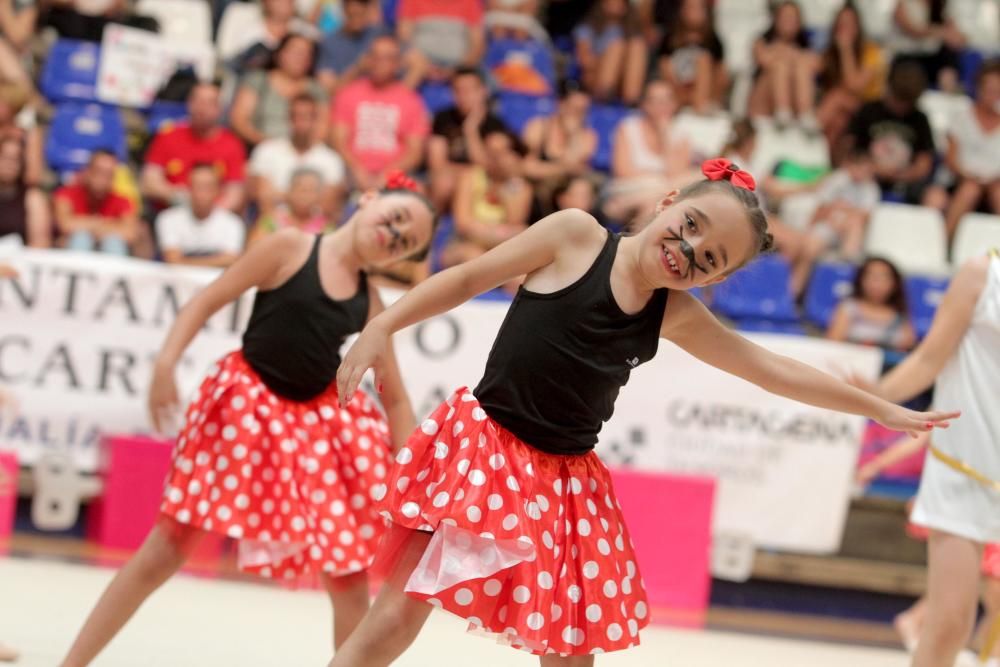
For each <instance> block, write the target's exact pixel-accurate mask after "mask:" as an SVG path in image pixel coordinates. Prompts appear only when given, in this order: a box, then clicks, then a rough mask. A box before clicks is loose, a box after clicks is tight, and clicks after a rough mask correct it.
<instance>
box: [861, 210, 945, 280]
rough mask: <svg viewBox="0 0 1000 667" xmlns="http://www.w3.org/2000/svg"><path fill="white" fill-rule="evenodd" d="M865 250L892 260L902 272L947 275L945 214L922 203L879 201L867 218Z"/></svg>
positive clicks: (870, 253)
mask: <svg viewBox="0 0 1000 667" xmlns="http://www.w3.org/2000/svg"><path fill="white" fill-rule="evenodd" d="M865 252H866V253H867V254H868V255H878V256H880V257H885V258H887V259H889V260H891V261H892V262H893V263H894V264H896V266H898V267H899V270H900V271H902V272H903V273H905V274H923V275H932V276H944V275H947V274H948V272H949V266H948V259H947V257H948V240H947V235H946V234H945V225H944V216H942V215H941V212H940V211H937V210H935V209H931V208H927V207H924V206H910V205H907V204H879V205H878V206H877V207H876V208H875V210H874V211H872V215H871V218H870V219H869V220H868V234H867V237H866V239H865Z"/></svg>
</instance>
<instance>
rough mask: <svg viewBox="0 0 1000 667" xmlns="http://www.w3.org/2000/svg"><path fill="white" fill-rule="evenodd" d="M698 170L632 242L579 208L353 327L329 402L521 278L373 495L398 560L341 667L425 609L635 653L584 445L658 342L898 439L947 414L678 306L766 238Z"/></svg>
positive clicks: (626, 544)
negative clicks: (479, 360) (853, 382)
mask: <svg viewBox="0 0 1000 667" xmlns="http://www.w3.org/2000/svg"><path fill="white" fill-rule="evenodd" d="M703 171H704V172H705V174H706V175H707V176H708V178H707V179H706V180H702V181H699V182H697V183H695V184H693V185H691V186H689V187H687V188H685V189H684V190H682V191H681V192H680V193H677V192H673V193H670V194H669V195H667V196H666V197H665V198H664V199H663V201H662V202H661V203H660V205H659V207H658V208H657V212H656V216H655V218H654V219H653V220H652V222H651V223H650V224H648V225H647V226H646V227H645V228H644V229H643V230H642V231H641V232H640V233H638V234H636V235H635V236H631V237H625V238H622V237H619V236H617V235H613V234H609V233H608V232H607V231H606V230H605V229H603V228H602V227H601V226H600V225H598V224H597V222H596V221H595V220H594V219H593V218H592V217H591V216H590V215H588V214H587V213H585V212H583V211H580V210H576V209H570V210H565V211H560V212H557V213H554V214H552V215H551V216H549V217H547V218H545V219H543V220H541V221H540V222H538V223H537V224H535V225H533V226H531V227H529V228H528V230H527V231H525V232H522V233H521V234H519V235H518V236H516V237H514V238H513V239H511V240H510V241H507V242H506V243H504V244H503V245H500V246H498V247H497V248H495V249H494V250H491V251H490V252H488V253H486V254H485V255H483V256H482V257H480V258H477V259H475V260H473V261H471V262H469V263H467V264H462V265H460V266H457V267H455V268H453V269H450V270H448V271H444V272H442V273H439V274H437V275H435V276H433V277H431V278H430V279H428V280H427V281H425V282H423V283H421V284H420V285H418V286H416V287H415V288H414V289H413V290H411V291H410V292H409V293H408V294H407V295H406V296H404V297H403V298H402V299H401V300H400V301H398V302H397V303H396V304H394V305H393V306H391V307H390V308H389V309H387V310H386V311H385V312H384V313H382V314H381V315H379V316H377V317H375V318H373V319H372V321H371V322H370V323H369V324H368V325H367V326H366V328H365V330H364V331H363V332H362V334H361V336H360V338H359V339H358V340H357V342H356V343H355V344H354V346H353V347H352V348H351V350H350V351H349V352H348V354H347V356H346V357H345V359H344V362H343V363H342V364H341V367H340V370H339V371H338V374H337V384H338V388H339V390H340V391H341V392H342V394H341V395H349V394H350V392H352V391H353V390H354V388H356V387H357V386H358V384H359V382H360V381H361V378H362V376H363V374H364V373H365V371H366V370H367V369H368V368H370V367H372V366H374V367H375V369H376V376H377V377H381V375H382V372H381V370H380V369H381V368H384V367H385V363H386V361H387V360H388V359H389V356H388V355H389V336H390V334H391V333H392V332H394V331H397V330H399V329H400V328H402V327H405V326H408V325H411V324H413V323H415V322H418V321H420V320H422V319H425V318H427V317H430V316H432V315H435V314H437V313H442V312H444V311H446V310H448V309H450V308H453V307H455V306H457V305H459V304H461V303H462V302H464V301H466V300H467V299H470V298H471V297H473V296H474V295H476V294H478V293H480V292H484V291H486V290H489V289H492V288H494V287H496V286H497V285H501V284H503V283H504V282H506V281H508V280H511V279H512V278H514V277H516V276H521V275H526V276H527V278H526V280H525V282H524V285H523V287H522V288H521V289H520V291H519V293H518V296H517V298H516V299H515V301H514V303H513V304H512V305H511V308H510V311H509V312H508V314H507V318H506V321H505V322H504V324H503V326H502V328H501V329H500V333H499V334H498V336H497V339H496V342H495V343H494V345H493V350H492V352H491V353H490V357H489V360H488V361H487V364H486V374H485V377H484V378H483V380H482V382H480V384H479V387H478V388H477V389H476V390H475V392H470V391H469V390H468V389H459V390H458V391H457V392H456V393H455V394H454V395H453V396H452V397H451V398H450V399H448V401H447V402H445V403H444V404H442V405H441V406H440V407H439V408H438V409H437V410H435V411H434V413H433V414H431V416H430V417H429V418H428V419H427V420H426V421H424V422H423V424H422V425H421V426H420V428H419V430H417V431H416V432H415V433H414V435H413V436H412V437H411V438H410V440H409V441H408V442H407V444H406V446H405V447H403V448H402V449H400V450H399V453H398V455H397V457H396V461H397V465H396V466H395V468H394V469H393V472H392V474H391V475H390V477H389V479H387V480H386V481H385V483H384V484H381V485H379V486H378V487H377V488H376V489H375V490H374V493H375V498H376V499H377V500H378V501H379V505H378V507H379V508H380V510H381V511H382V513H383V514H384V515H385V516H387V517H388V518H389V519H390V520H391V522H392V526H391V529H390V531H391V532H390V534H389V536H388V537H387V543H386V545H385V546H384V547H383V548H385V549H387V550H389V549H391V548H392V547H393V546H395V547H398V549H399V552H398V554H397V556H398V559H397V560H396V561H395V564H394V567H393V568H392V569H391V571H390V572H389V576H388V578H387V581H386V583H385V585H384V586H383V588H382V591H381V592H380V593H379V596H378V598H377V599H376V601H375V604H374V606H373V607H372V609H371V610H369V612H368V614H367V615H366V616H365V619H364V620H363V621H362V623H361V624H360V625H359V626H358V629H357V630H356V631H355V632H354V634H353V635H352V636H351V637H350V638H349V639H348V641H347V642H346V643H345V644H344V645H343V646H342V647H341V649H340V651H338V652H337V653H336V655H335V656H334V659H333V663H332V664H333V665H334V666H335V667H369V666H375V665H388V664H389V663H390V662H391V661H392V660H394V659H395V658H396V657H397V656H399V655H400V654H401V653H402V652H403V651H404V650H405V649H406V647H407V646H408V645H409V644H410V642H411V641H412V640H413V639H414V637H415V636H416V634H417V632H418V631H419V629H420V627H421V625H422V624H423V622H424V620H425V619H426V618H427V615H428V613H429V612H430V610H431V608H432V606H438V607H443V608H444V609H447V610H449V611H451V612H453V613H455V614H458V615H459V616H461V617H463V618H465V619H467V620H468V621H469V623H470V625H471V626H472V627H474V628H481V629H485V630H486V631H488V632H491V633H496V634H498V635H500V636H501V639H503V640H505V641H506V642H509V643H510V644H512V645H514V646H516V647H519V648H522V649H525V650H528V651H530V652H532V653H535V654H539V655H542V656H543V657H542V658H541V661H542V664H543V665H590V664H592V660H593V658H592V657H591V656H590V655H589V654H594V653H601V652H607V651H614V650H618V649H624V648H627V647H629V646H632V645H634V644H635V643H637V641H638V632H639V628H641V627H642V626H644V625H646V624H647V623H648V621H649V609H648V607H647V603H646V597H645V593H644V589H643V584H642V580H641V578H640V576H639V570H638V566H637V565H636V558H635V554H634V553H633V549H632V544H631V541H630V539H629V536H628V531H627V529H626V528H625V526H624V524H623V520H622V516H621V512H620V509H619V506H618V503H617V501H616V500H615V494H614V491H613V489H612V488H611V476H610V474H609V473H608V471H607V469H606V468H605V467H604V465H603V464H602V463H601V462H600V460H599V459H598V457H597V455H596V454H595V453H594V452H593V447H594V445H595V443H596V442H597V438H598V432H599V431H600V429H601V425H602V423H603V422H604V421H606V420H607V419H608V418H609V417H610V416H611V413H612V410H613V407H614V402H615V399H616V397H617V395H618V391H619V389H620V387H621V386H622V385H624V384H625V382H626V381H627V380H628V377H629V372H630V371H631V369H632V368H634V367H635V366H637V365H638V364H640V363H642V362H645V361H648V360H649V359H651V358H652V357H653V355H654V354H655V353H656V349H657V345H658V339H659V338H661V337H663V338H667V339H669V340H672V341H674V342H675V343H677V344H678V345H680V346H681V347H683V348H684V349H686V350H687V351H689V352H690V353H691V354H693V355H695V356H696V357H699V358H700V359H702V360H703V361H705V362H706V363H709V364H712V365H714V366H717V367H719V368H721V369H723V370H725V371H728V372H730V373H734V374H736V375H739V376H741V377H744V378H746V379H747V380H749V381H751V382H754V383H756V384H758V385H760V386H762V387H763V388H765V389H767V390H769V391H773V392H776V393H779V394H782V395H785V396H790V397H793V398H796V399H798V400H801V401H804V402H807V403H812V404H815V405H820V406H823V407H827V408H832V409H836V410H841V411H845V412H851V413H856V414H861V415H866V416H869V417H872V418H874V419H877V420H879V421H880V422H882V423H884V424H886V425H887V426H890V427H892V428H897V429H900V430H904V431H910V432H918V431H921V430H925V429H930V428H932V427H933V426H934V425H935V424H939V425H942V426H943V425H946V424H947V420H948V419H950V418H953V417H955V416H957V413H942V412H938V413H916V412H912V411H910V410H906V409H904V408H902V407H899V406H897V405H893V404H891V403H888V402H886V401H883V400H881V399H879V398H876V397H874V396H872V395H870V394H868V393H866V392H863V391H860V390H858V389H855V388H853V387H851V386H849V385H847V384H846V383H843V382H840V381H838V380H836V379H834V378H832V377H830V376H828V375H826V374H824V373H821V372H819V371H817V370H815V369H813V368H811V367H809V366H806V365H805V364H801V363H799V362H797V361H793V360H792V359H788V358H785V357H781V356H778V355H776V354H773V353H771V352H769V351H767V350H765V349H762V348H760V347H757V346H756V345H754V344H753V343H751V342H749V341H747V340H746V339H744V338H742V337H740V336H739V335H737V334H735V333H733V332H731V331H730V330H728V329H726V328H725V327H724V326H723V325H721V324H720V323H719V322H718V321H717V320H716V319H715V318H714V317H713V316H712V315H711V314H710V313H709V312H708V311H707V310H705V308H704V307H703V306H702V305H701V304H700V302H698V301H697V300H696V299H694V298H693V297H690V296H689V295H687V294H686V293H685V292H684V290H687V289H690V288H692V287H695V286H699V285H706V284H710V283H717V282H719V281H720V280H722V279H724V278H725V277H726V276H728V275H729V274H731V273H732V272H734V271H735V270H736V269H738V268H739V267H740V266H742V265H743V264H745V263H746V262H748V261H749V260H750V259H751V258H752V257H753V256H754V255H756V254H757V253H758V252H759V251H761V250H762V249H766V248H767V247H768V246H769V243H770V235H769V234H768V233H767V229H766V227H767V224H766V222H765V219H764V214H763V212H762V211H761V210H760V208H759V207H758V206H757V199H756V197H755V196H754V194H753V192H752V191H751V190H752V188H753V179H752V178H750V177H749V175H748V174H746V173H745V172H743V171H739V170H738V169H737V168H736V167H735V166H734V165H732V164H731V163H729V161H728V160H712V161H710V162H708V163H706V164H705V165H704V166H703ZM376 381H378V380H376ZM677 381H683V379H682V378H679V379H678V380H677ZM380 558H381V556H380ZM387 628H391V629H392V631H391V632H387V631H386V629H387Z"/></svg>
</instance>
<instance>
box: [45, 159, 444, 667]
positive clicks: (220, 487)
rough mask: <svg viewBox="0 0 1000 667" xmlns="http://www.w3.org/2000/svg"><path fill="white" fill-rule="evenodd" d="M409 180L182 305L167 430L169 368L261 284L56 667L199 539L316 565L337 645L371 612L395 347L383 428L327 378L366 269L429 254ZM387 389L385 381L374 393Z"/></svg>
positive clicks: (160, 397) (113, 624) (163, 359)
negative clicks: (377, 493) (142, 514)
mask: <svg viewBox="0 0 1000 667" xmlns="http://www.w3.org/2000/svg"><path fill="white" fill-rule="evenodd" d="M412 187H413V184H412V182H411V181H409V180H408V179H405V177H397V178H394V179H391V180H390V186H389V188H390V189H389V190H387V191H386V192H385V193H384V194H382V195H381V196H376V195H375V194H374V193H372V194H370V195H366V196H365V198H364V199H363V200H362V204H361V206H360V208H359V210H358V211H357V212H356V213H355V214H354V215H353V216H352V217H351V219H350V220H349V221H348V222H347V223H346V224H345V225H344V226H342V227H341V228H340V229H338V230H337V231H335V232H333V233H331V234H327V235H321V236H313V235H309V234H305V233H303V232H301V231H299V230H294V229H288V230H282V231H280V232H276V233H275V234H273V235H272V236H270V237H268V238H266V239H263V240H261V241H260V242H259V243H257V244H256V245H254V246H253V247H252V248H251V249H250V250H249V251H247V253H246V255H244V256H243V257H242V258H241V259H240V260H238V261H237V262H236V263H235V264H233V266H232V267H230V268H229V269H228V270H227V271H226V272H225V273H223V274H222V275H221V276H220V277H219V278H218V279H217V280H216V281H215V282H213V283H212V284H211V285H209V286H208V287H206V288H205V289H204V290H203V291H202V292H201V293H200V294H198V295H197V296H196V297H195V298H194V299H192V300H191V302H190V303H188V304H187V305H186V306H185V307H184V308H183V309H182V310H181V312H180V313H179V314H178V316H177V319H176V321H175V322H174V325H173V327H172V328H171V330H170V333H169V335H168V336H167V339H166V341H165V342H164V345H163V349H162V350H161V351H160V355H159V357H158V358H157V362H156V369H155V372H154V377H153V382H152V386H151V388H150V398H149V404H150V411H151V413H152V419H153V424H154V426H155V427H156V428H157V430H160V427H161V425H163V424H164V420H165V419H167V418H168V417H169V415H170V414H171V413H173V411H174V410H175V408H176V406H177V402H178V397H177V388H176V386H175V384H174V367H175V366H176V364H177V361H178V360H179V359H180V358H181V355H182V353H183V352H184V349H185V348H186V347H187V345H188V343H190V341H191V339H192V338H194V336H195V334H196V333H197V332H198V330H199V329H200V328H201V327H202V326H203V325H204V324H205V322H206V321H207V320H208V319H209V317H211V315H212V314H213V313H215V312H216V311H218V310H219V309H220V308H222V307H223V306H224V305H225V304H227V303H229V302H230V301H232V300H233V299H235V298H237V297H239V296H240V295H241V294H242V293H243V292H245V291H246V290H248V289H250V288H253V287H256V288H257V289H258V292H257V296H256V299H255V301H254V307H253V312H252V314H251V316H250V322H249V324H248V325H247V329H246V332H245V333H244V334H243V348H242V350H239V351H236V352H233V353H231V354H229V355H228V356H226V357H224V358H223V359H222V360H221V361H220V362H219V363H218V364H217V365H216V366H215V367H214V368H213V369H212V371H211V372H210V373H209V375H208V377H207V378H206V379H205V381H204V382H203V383H202V385H201V388H200V389H199V391H198V393H197V395H196V396H195V397H194V399H193V400H192V402H191V405H190V407H189V408H188V413H187V419H186V423H185V425H184V427H183V428H182V429H181V431H180V435H179V437H178V439H177V446H176V449H175V452H174V461H173V467H172V469H171V471H170V474H169V475H168V479H167V485H166V493H165V496H164V501H163V506H162V513H163V516H162V520H161V521H160V522H159V523H158V524H157V525H156V526H155V527H154V528H153V530H152V532H151V533H150V535H149V537H147V538H146V541H145V542H144V543H143V545H142V547H141V548H140V549H139V551H138V552H137V553H136V554H135V555H134V556H133V557H132V559H131V560H129V562H128V563H127V564H126V565H125V567H123V568H122V569H121V571H120V572H119V573H118V574H117V576H116V577H115V578H114V580H113V581H112V582H111V584H110V585H109V586H108V589H107V590H106V591H105V592H104V595H103V596H102V597H101V599H100V600H99V601H98V603H97V606H96V607H95V609H94V610H93V611H92V612H91V614H90V617H89V618H88V619H87V622H86V624H85V625H84V627H83V629H82V630H81V631H80V635H79V636H78V637H77V639H76V642H75V643H74V644H73V646H72V648H71V649H70V652H69V655H68V656H67V657H66V660H65V662H64V663H63V664H64V665H67V666H70V665H72V666H76V665H85V664H87V663H89V662H90V661H91V660H92V659H93V658H94V657H95V656H96V655H97V654H98V652H99V651H100V650H101V649H102V648H103V647H104V646H105V645H106V644H107V643H108V641H110V640H111V638H112V637H114V635H115V634H116V633H117V632H118V631H119V630H120V629H121V627H122V626H123V625H124V624H125V622H126V621H127V620H128V619H129V618H130V617H131V616H132V614H133V613H134V612H135V611H136V609H137V608H138V607H139V605H140V604H142V602H143V601H144V600H145V599H146V598H147V597H148V596H149V595H150V594H151V593H152V592H153V591H154V590H156V589H157V588H158V587H159V586H160V585H161V584H162V583H163V582H164V581H166V580H167V579H168V578H169V577H170V576H171V575H173V574H174V573H175V572H176V571H177V569H178V568H179V567H180V566H181V564H182V563H183V562H184V560H185V558H186V557H187V555H188V554H189V553H190V552H191V549H192V547H193V546H194V543H195V542H196V541H197V539H198V538H199V537H200V536H201V534H202V533H203V532H208V531H210V532H215V533H218V534H220V535H226V536H229V537H231V538H234V539H238V540H240V543H239V560H240V567H241V569H244V570H247V571H250V572H254V573H256V574H259V575H261V576H264V577H270V578H276V579H282V580H294V579H296V578H297V577H298V576H299V575H300V574H304V573H306V572H317V573H320V575H321V577H320V578H321V580H322V583H323V585H324V587H325V588H326V590H327V592H328V593H329V595H330V599H331V601H332V603H333V607H334V610H335V613H334V643H335V645H339V644H340V643H341V642H343V641H344V639H345V638H346V637H347V635H348V634H350V632H351V631H352V630H353V629H354V626H355V625H356V624H357V623H358V621H359V620H360V619H361V617H362V615H363V614H364V612H365V610H366V609H367V608H368V581H367V577H366V574H365V570H366V569H367V567H368V565H369V564H370V561H371V557H372V553H373V551H374V548H375V545H376V544H377V541H378V539H379V536H380V533H381V528H382V526H383V522H382V521H381V520H380V518H379V517H378V515H377V514H376V512H375V510H374V509H373V507H372V501H371V495H370V491H371V489H372V487H373V486H374V485H376V484H378V483H380V482H383V481H384V480H385V479H386V475H387V467H388V465H389V463H390V460H389V447H390V443H389V442H388V440H389V433H390V431H391V433H392V437H393V440H394V442H396V444H397V445H398V444H400V443H401V442H402V441H403V439H405V437H406V434H407V433H409V430H410V429H412V427H413V423H414V422H413V412H412V409H411V407H410V404H409V400H408V399H407V397H406V394H405V392H404V389H403V385H402V382H401V381H400V377H399V372H398V370H397V368H396V364H395V360H394V358H393V355H392V352H391V351H389V352H387V354H386V355H385V357H384V366H383V368H384V370H385V373H384V375H383V376H382V378H381V382H383V383H384V391H383V393H382V399H383V403H384V405H385V412H386V416H387V418H388V424H389V427H387V425H386V422H385V420H384V419H383V417H382V415H381V413H380V412H379V411H378V409H377V408H376V407H375V405H374V404H373V403H372V401H370V400H369V399H368V398H367V397H366V396H365V395H364V394H363V393H362V392H352V393H351V395H350V396H346V397H344V400H343V401H340V403H341V405H342V408H343V409H341V408H340V407H338V405H337V400H338V394H337V390H336V387H335V386H334V385H333V384H332V382H333V379H334V374H335V373H336V369H337V366H338V365H339V363H340V358H339V350H340V346H341V345H342V344H343V342H344V339H345V338H346V337H347V336H348V335H350V334H353V333H355V332H357V331H360V330H361V328H362V326H363V325H364V323H365V322H366V321H367V320H368V319H369V318H370V317H372V316H374V315H375V314H377V313H379V312H380V311H381V310H382V303H381V301H380V300H379V297H378V294H377V292H376V291H375V290H374V288H372V287H370V286H369V284H368V282H367V280H366V275H365V269H366V268H368V267H377V266H384V265H386V264H389V263H392V262H395V261H398V260H400V259H402V258H405V257H407V256H412V255H414V254H418V253H420V252H421V251H422V249H424V248H426V246H427V244H428V242H429V241H430V238H431V233H432V227H433V219H434V213H433V211H432V210H431V209H430V205H429V204H428V203H427V202H426V201H425V200H424V199H423V198H422V197H421V196H420V195H418V194H416V193H415V192H413V191H411V189H409V188H412ZM380 390H381V388H380Z"/></svg>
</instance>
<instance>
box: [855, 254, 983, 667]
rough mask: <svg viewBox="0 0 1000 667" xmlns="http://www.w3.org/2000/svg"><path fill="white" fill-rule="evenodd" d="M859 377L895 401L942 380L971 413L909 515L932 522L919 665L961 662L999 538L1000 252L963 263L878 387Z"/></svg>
mask: <svg viewBox="0 0 1000 667" xmlns="http://www.w3.org/2000/svg"><path fill="white" fill-rule="evenodd" d="M855 383H856V384H858V385H859V386H861V387H864V388H867V389H870V390H873V391H877V392H878V393H879V394H880V395H881V396H883V397H885V398H886V399H887V400H890V401H894V402H901V401H905V400H907V399H909V398H911V397H913V396H916V395H918V394H920V393H921V392H923V391H925V390H926V389H927V388H929V387H930V386H931V384H934V400H935V402H936V403H938V404H939V405H943V404H951V403H953V402H954V403H955V404H960V405H962V406H963V407H964V408H965V410H966V416H965V418H964V419H962V420H961V421H960V422H959V423H958V425H957V426H956V428H955V429H954V430H951V431H948V432H943V433H941V434H938V435H937V436H936V437H935V438H934V442H933V444H932V445H931V446H930V447H929V453H928V456H927V459H926V462H925V464H924V471H923V475H922V476H921V479H920V490H919V491H918V492H917V503H916V506H915V507H914V510H913V514H912V516H911V520H912V521H913V522H914V523H916V524H918V525H921V526H924V527H926V528H928V529H930V536H929V538H928V541H927V555H928V558H927V561H928V573H927V580H928V581H927V610H926V615H925V619H924V622H923V624H922V625H921V628H920V639H919V641H918V643H917V649H916V653H915V654H914V657H913V665H914V667H940V665H951V664H954V662H955V656H956V655H957V654H958V653H959V651H960V650H961V649H962V647H963V646H964V645H965V642H966V641H967V640H968V638H969V633H970V632H971V630H972V625H973V622H974V621H975V615H976V600H977V599H978V596H979V569H980V568H979V567H978V566H979V564H980V558H981V556H982V550H983V545H984V544H988V543H991V542H1000V446H998V443H1000V411H998V410H997V398H996V397H997V396H1000V255H998V254H997V253H996V252H995V251H994V252H992V253H990V255H989V256H986V255H984V256H982V257H976V258H973V259H971V260H969V261H967V262H966V263H965V264H964V265H963V266H962V267H961V268H960V269H959V271H958V273H957V274H956V275H955V277H954V278H953V279H952V281H951V285H950V286H949V287H948V291H947V292H946V293H945V295H944V298H943V299H942V300H941V304H940V305H939V306H938V310H937V313H936V314H935V316H934V322H933V323H932V324H931V329H930V331H929V332H928V333H927V337H926V338H924V340H923V342H921V343H920V345H918V346H917V348H916V349H915V350H914V351H913V353H912V354H911V355H910V356H908V357H907V358H906V359H905V360H903V361H902V362H901V363H900V364H899V365H898V366H896V367H895V368H894V369H893V370H892V371H890V372H889V373H887V374H886V375H885V377H883V378H882V381H881V382H879V384H878V386H877V387H871V386H870V385H868V384H867V383H865V382H863V381H861V380H858V379H856V380H855ZM987 643H989V641H987ZM989 648H990V647H987V650H989Z"/></svg>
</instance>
